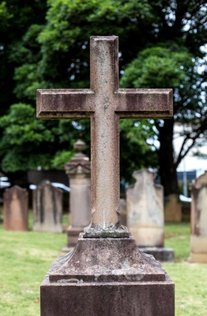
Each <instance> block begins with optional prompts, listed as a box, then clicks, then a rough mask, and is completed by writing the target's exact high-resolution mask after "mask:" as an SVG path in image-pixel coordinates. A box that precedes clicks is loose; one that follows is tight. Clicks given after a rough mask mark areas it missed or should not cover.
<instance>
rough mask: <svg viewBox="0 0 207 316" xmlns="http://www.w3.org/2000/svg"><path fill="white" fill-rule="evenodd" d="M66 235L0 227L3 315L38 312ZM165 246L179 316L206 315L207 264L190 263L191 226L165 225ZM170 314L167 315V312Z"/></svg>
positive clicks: (0, 303) (0, 312)
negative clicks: (169, 253)
mask: <svg viewBox="0 0 207 316" xmlns="http://www.w3.org/2000/svg"><path fill="white" fill-rule="evenodd" d="M65 243H66V235H64V234H52V233H37V232H32V231H29V232H8V231H4V230H3V228H2V225H1V226H0V253H1V255H0V268H1V270H0V271H1V272H0V285H1V288H0V315H1V316H13V315H15V316H37V315H39V285H40V283H41V281H42V279H43V277H44V275H45V273H46V272H47V270H48V268H49V266H50V265H51V263H52V262H53V261H54V259H55V258H56V256H57V255H58V254H59V251H60V250H61V248H62V247H63V246H64V245H65ZM166 246H168V247H172V248H174V250H175V255H176V262H175V263H165V264H163V266H164V268H165V269H166V270H167V272H168V274H169V275H170V277H171V279H172V280H173V281H174V282H175V285H176V316H207V265H204V264H203V265H202V264H189V263H188V262H187V258H188V255H189V226H188V225H187V224H179V225H166ZM166 316H167V315H166Z"/></svg>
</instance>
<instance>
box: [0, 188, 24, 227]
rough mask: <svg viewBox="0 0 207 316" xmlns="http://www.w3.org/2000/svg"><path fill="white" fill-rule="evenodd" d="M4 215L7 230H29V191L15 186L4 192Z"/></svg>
mask: <svg viewBox="0 0 207 316" xmlns="http://www.w3.org/2000/svg"><path fill="white" fill-rule="evenodd" d="M3 200H4V204H3V217H4V228H5V229H6V230H23V231H24V230H28V192H27V190H26V189H23V188H20V187H19V186H14V187H12V188H9V189H6V190H5V192H4V198H3Z"/></svg>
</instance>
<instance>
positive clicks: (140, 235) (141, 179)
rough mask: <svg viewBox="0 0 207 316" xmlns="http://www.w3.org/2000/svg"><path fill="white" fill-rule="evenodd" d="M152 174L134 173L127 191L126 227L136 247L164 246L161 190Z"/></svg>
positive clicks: (147, 171)
mask: <svg viewBox="0 0 207 316" xmlns="http://www.w3.org/2000/svg"><path fill="white" fill-rule="evenodd" d="M154 176H155V174H154V172H152V171H149V170H146V169H145V170H142V171H135V172H134V173H133V177H134V178H135V179H136V182H135V185H134V186H133V187H131V188H128V190H127V226H128V228H129V231H130V232H131V233H132V235H133V237H134V238H135V240H136V243H137V245H138V246H152V247H153V246H157V247H162V246H163V245H164V208H163V204H164V201H163V188H162V186H160V185H156V184H154Z"/></svg>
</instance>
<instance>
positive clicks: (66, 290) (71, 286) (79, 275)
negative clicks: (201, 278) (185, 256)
mask: <svg viewBox="0 0 207 316" xmlns="http://www.w3.org/2000/svg"><path fill="white" fill-rule="evenodd" d="M59 315H61V316H66V315H67V316H70V315H71V316H89V315H90V316H126V315H128V316H158V315H159V316H174V284H173V283H172V281H171V280H170V279H169V277H168V276H167V274H166V273H165V271H164V270H163V269H162V268H161V265H160V263H159V262H158V261H156V260H155V259H154V258H153V257H152V256H150V255H147V254H144V253H142V252H141V251H139V250H138V248H137V246H136V244H135V241H134V239H132V238H129V237H128V238H83V237H80V238H79V240H78V243H77V245H76V247H75V249H74V250H73V251H72V252H70V253H68V254H67V255H66V256H64V257H60V258H59V259H58V260H57V261H56V263H55V264H54V265H53V266H52V268H51V270H50V271H49V274H48V275H47V276H46V278H45V280H44V281H43V283H42V285H41V316H59Z"/></svg>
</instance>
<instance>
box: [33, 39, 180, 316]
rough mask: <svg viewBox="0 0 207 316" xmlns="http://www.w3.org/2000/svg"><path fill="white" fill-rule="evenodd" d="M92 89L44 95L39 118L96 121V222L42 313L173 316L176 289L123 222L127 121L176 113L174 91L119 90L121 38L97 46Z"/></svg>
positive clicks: (60, 268) (61, 269)
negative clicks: (122, 131) (122, 124)
mask: <svg viewBox="0 0 207 316" xmlns="http://www.w3.org/2000/svg"><path fill="white" fill-rule="evenodd" d="M90 71H91V87H90V89H80V90H78V89H77V90H75V89H58V90H57V89H52V90H38V92H37V116H38V117H40V118H53V119H54V118H56V119H60V118H64V117H65V118H78V117H90V120H91V157H92V165H91V189H92V193H91V204H92V205H91V210H92V222H91V225H90V227H89V228H88V229H86V230H85V232H84V233H83V234H82V236H81V237H80V238H79V240H78V243H77V245H76V247H75V249H74V251H73V252H72V253H69V254H68V255H66V256H65V257H63V258H61V259H59V260H58V261H57V262H56V263H55V264H54V266H53V268H52V269H51V270H50V272H49V274H48V276H47V277H46V278H45V280H44V282H43V284H42V286H41V315H42V316H57V315H61V316H65V315H73V316H77V315H78V316H88V315H90V316H91V315H97V316H98V315H101V316H112V315H113V316H117V315H119V316H125V315H131V316H150V315H156V316H157V315H159V316H166V315H168V316H173V315H174V284H173V283H172V281H170V280H169V278H168V276H167V274H166V273H165V271H164V270H163V269H162V268H161V266H160V263H159V262H158V261H156V260H155V259H154V258H153V257H151V256H149V255H146V254H143V253H141V252H139V250H138V249H137V247H136V244H135V241H134V239H133V238H132V237H131V236H130V234H129V232H128V230H127V228H126V227H123V226H121V225H120V224H119V118H120V117H128V118H129V117H136V118H146V117H168V116H170V115H172V91H171V89H119V80H118V78H119V68H118V37H116V36H94V37H91V41H90Z"/></svg>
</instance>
